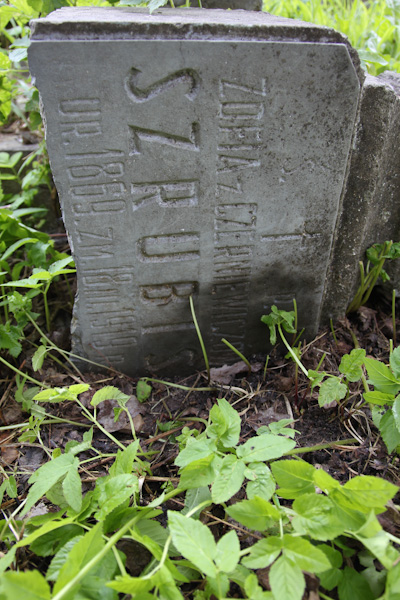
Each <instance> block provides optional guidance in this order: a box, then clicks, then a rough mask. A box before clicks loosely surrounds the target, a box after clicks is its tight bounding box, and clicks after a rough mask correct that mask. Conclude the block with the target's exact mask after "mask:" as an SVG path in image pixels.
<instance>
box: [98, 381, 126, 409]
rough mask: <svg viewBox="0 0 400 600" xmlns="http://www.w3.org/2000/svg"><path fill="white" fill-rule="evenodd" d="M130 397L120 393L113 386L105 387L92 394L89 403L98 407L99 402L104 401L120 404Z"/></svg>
mask: <svg viewBox="0 0 400 600" xmlns="http://www.w3.org/2000/svg"><path fill="white" fill-rule="evenodd" d="M129 398H130V396H128V395H127V394H124V393H123V392H121V391H120V390H119V389H118V388H116V387H114V386H113V385H106V386H105V387H103V388H102V389H101V390H97V392H95V393H94V394H93V398H92V399H91V401H90V404H91V405H92V406H98V405H99V404H100V403H101V402H104V401H105V400H117V401H118V400H120V401H122V402H124V403H125V402H127V401H128V400H129Z"/></svg>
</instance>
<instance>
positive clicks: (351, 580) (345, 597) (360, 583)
mask: <svg viewBox="0 0 400 600" xmlns="http://www.w3.org/2000/svg"><path fill="white" fill-rule="evenodd" d="M338 592H339V600H373V599H374V596H373V594H372V591H371V588H370V587H369V585H368V583H367V581H366V580H365V579H364V577H363V576H362V575H360V573H357V571H355V570H354V569H351V568H350V567H345V568H344V571H343V576H342V579H341V581H340V582H339V585H338Z"/></svg>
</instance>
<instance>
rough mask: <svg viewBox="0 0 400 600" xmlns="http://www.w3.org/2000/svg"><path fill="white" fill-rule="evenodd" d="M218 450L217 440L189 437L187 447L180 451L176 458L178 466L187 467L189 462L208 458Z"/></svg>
mask: <svg viewBox="0 0 400 600" xmlns="http://www.w3.org/2000/svg"><path fill="white" fill-rule="evenodd" d="M216 450H217V447H216V445H215V442H214V441H213V440H207V439H204V438H203V439H196V438H188V441H187V444H186V447H185V448H184V449H183V450H181V452H179V454H178V456H177V457H176V459H175V464H176V465H177V466H178V467H186V465H188V464H189V463H191V462H193V461H195V460H199V459H200V458H206V457H207V456H209V455H210V454H213V453H214V452H215V451H216Z"/></svg>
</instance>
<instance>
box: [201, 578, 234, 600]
mask: <svg viewBox="0 0 400 600" xmlns="http://www.w3.org/2000/svg"><path fill="white" fill-rule="evenodd" d="M204 591H205V594H206V596H205V598H206V599H207V598H212V599H213V600H214V598H218V597H219V598H226V597H227V595H228V592H229V578H228V576H227V575H226V573H222V572H221V571H219V572H218V573H217V576H216V577H215V578H213V577H207V582H206V587H205V590H204ZM196 600H197V598H196Z"/></svg>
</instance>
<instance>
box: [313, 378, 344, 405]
mask: <svg viewBox="0 0 400 600" xmlns="http://www.w3.org/2000/svg"><path fill="white" fill-rule="evenodd" d="M346 394H347V387H346V386H345V385H344V383H342V382H341V381H340V379H339V377H328V379H325V381H324V382H323V383H321V386H320V388H319V396H318V404H319V405H320V406H325V404H330V403H331V402H337V401H338V400H342V399H343V398H344V397H345V395H346Z"/></svg>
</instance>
